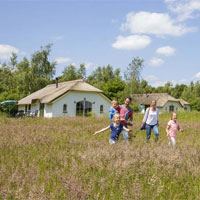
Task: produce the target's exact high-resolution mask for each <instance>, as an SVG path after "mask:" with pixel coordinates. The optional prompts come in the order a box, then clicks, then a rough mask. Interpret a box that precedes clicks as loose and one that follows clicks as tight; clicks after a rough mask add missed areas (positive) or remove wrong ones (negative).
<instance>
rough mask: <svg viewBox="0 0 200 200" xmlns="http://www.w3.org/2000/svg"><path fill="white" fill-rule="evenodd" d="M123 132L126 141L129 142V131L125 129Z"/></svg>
mask: <svg viewBox="0 0 200 200" xmlns="http://www.w3.org/2000/svg"><path fill="white" fill-rule="evenodd" d="M121 133H122V135H123V138H124V141H125V142H128V132H127V131H125V130H122V132H121Z"/></svg>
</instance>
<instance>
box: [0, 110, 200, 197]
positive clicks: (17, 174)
mask: <svg viewBox="0 0 200 200" xmlns="http://www.w3.org/2000/svg"><path fill="white" fill-rule="evenodd" d="M142 118H143V115H141V114H134V120H133V122H134V125H133V127H132V129H133V130H132V133H136V131H137V130H138V129H139V127H140V125H141V121H142ZM169 119H170V115H169V114H167V113H166V114H161V115H160V124H159V130H160V137H159V142H158V143H154V141H153V135H152V137H151V140H150V142H149V143H148V144H147V143H145V132H144V131H138V132H137V133H136V137H135V138H132V139H131V141H130V143H129V144H128V145H125V144H124V142H123V138H120V141H119V143H118V144H116V145H112V146H111V145H109V142H108V140H109V134H110V132H109V131H106V132H104V133H101V134H99V135H95V136H93V135H92V134H93V133H94V132H95V131H96V130H99V129H101V128H103V127H106V126H107V125H108V124H109V123H110V122H109V120H108V118H107V117H101V118H95V117H89V118H84V117H76V118H54V119H44V118H24V119H15V118H7V117H5V116H1V117H0V199H3V200H4V199H10V200H11V199H15V200H16V199H18V200H21V199H26V200H29V199H31V200H32V199H33V200H39V199H42V200H43V199H44V200H46V199H72V200H74V199H92V200H93V199H105V200H107V199H113V200H118V199H120V200H121V199H126V200H127V199H146V200H149V199H158V200H160V199H167V200H168V199H170V200H171V199H176V200H177V199H191V200H193V199H195V200H196V199H200V113H198V112H191V113H186V112H180V113H179V114H178V121H179V122H180V125H182V127H183V128H184V132H180V133H178V136H177V148H176V150H173V149H172V148H170V147H169V146H168V139H167V137H166V132H165V128H166V124H167V122H168V121H169Z"/></svg>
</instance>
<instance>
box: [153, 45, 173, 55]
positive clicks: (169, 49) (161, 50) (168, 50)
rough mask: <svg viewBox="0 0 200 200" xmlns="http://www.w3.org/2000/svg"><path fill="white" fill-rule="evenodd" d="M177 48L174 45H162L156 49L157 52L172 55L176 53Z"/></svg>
mask: <svg viewBox="0 0 200 200" xmlns="http://www.w3.org/2000/svg"><path fill="white" fill-rule="evenodd" d="M175 51H176V50H175V49H174V48H173V47H170V46H165V47H160V48H158V49H157V50H156V53H157V54H162V55H165V56H172V55H174V53H175Z"/></svg>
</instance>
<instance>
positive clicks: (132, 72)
mask: <svg viewBox="0 0 200 200" xmlns="http://www.w3.org/2000/svg"><path fill="white" fill-rule="evenodd" d="M143 62H144V60H143V59H140V58H138V57H136V58H133V60H132V61H131V63H130V64H129V66H128V67H127V70H126V72H125V73H124V77H125V80H126V87H125V92H124V94H125V96H128V95H131V94H133V93H141V88H140V81H141V72H142V69H143Z"/></svg>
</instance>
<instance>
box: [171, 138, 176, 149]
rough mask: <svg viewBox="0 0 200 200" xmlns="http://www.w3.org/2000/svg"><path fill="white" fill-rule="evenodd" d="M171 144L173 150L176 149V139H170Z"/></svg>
mask: <svg viewBox="0 0 200 200" xmlns="http://www.w3.org/2000/svg"><path fill="white" fill-rule="evenodd" d="M170 141H171V144H172V146H173V147H174V148H176V139H175V138H174V137H171V138H170Z"/></svg>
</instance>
